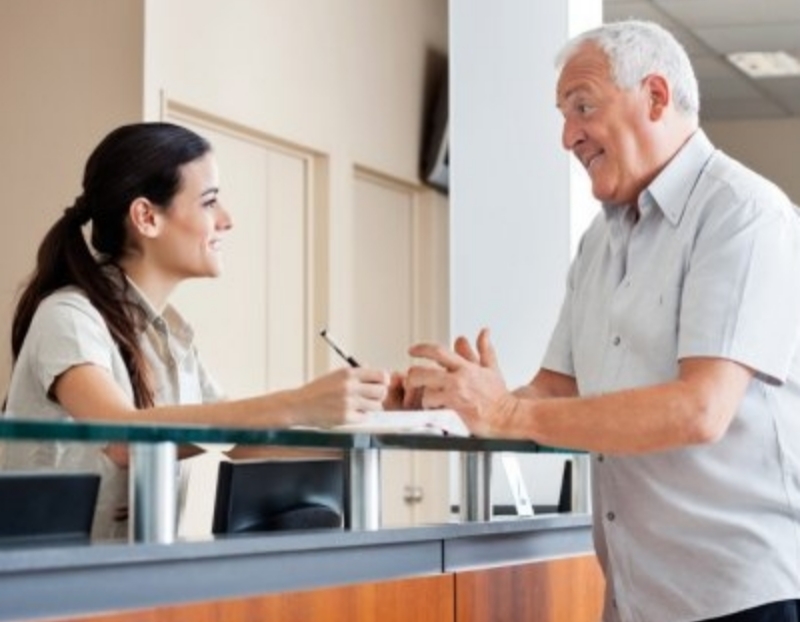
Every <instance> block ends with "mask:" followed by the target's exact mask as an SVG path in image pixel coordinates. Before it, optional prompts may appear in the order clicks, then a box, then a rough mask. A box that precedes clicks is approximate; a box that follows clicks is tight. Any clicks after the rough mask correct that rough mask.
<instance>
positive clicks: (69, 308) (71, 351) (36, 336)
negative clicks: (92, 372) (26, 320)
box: [27, 294, 116, 395]
mask: <svg viewBox="0 0 800 622" xmlns="http://www.w3.org/2000/svg"><path fill="white" fill-rule="evenodd" d="M27 339H28V340H30V344H29V347H30V348H31V354H32V357H31V360H32V361H33V363H32V365H33V366H34V369H33V373H34V375H35V376H36V378H37V379H38V381H39V382H40V383H41V385H42V387H43V389H44V391H45V393H46V394H48V395H49V393H50V389H51V388H52V385H53V382H54V381H55V379H56V378H58V377H59V376H60V375H61V374H63V373H64V372H66V371H67V370H68V369H70V368H72V367H76V366H78V365H86V364H90V365H98V366H100V367H102V368H104V369H107V370H108V371H109V372H112V367H113V366H112V358H113V352H114V350H115V348H116V345H115V344H114V342H113V339H112V338H111V334H110V333H109V331H108V328H107V326H106V324H105V321H104V320H103V318H102V316H101V315H100V314H99V313H98V312H97V310H96V309H94V307H92V306H91V303H89V301H88V300H86V299H84V298H82V297H81V296H80V295H79V294H71V295H69V296H59V297H58V298H51V299H46V300H45V301H44V302H42V303H41V304H40V306H39V309H37V311H36V313H35V315H34V318H33V321H32V322H31V327H30V329H29V330H28V335H27Z"/></svg>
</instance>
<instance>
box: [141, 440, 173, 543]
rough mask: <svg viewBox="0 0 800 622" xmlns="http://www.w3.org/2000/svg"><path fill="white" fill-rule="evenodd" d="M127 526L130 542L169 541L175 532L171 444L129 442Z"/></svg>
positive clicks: (171, 540)
mask: <svg viewBox="0 0 800 622" xmlns="http://www.w3.org/2000/svg"><path fill="white" fill-rule="evenodd" d="M130 454H131V455H130V459H131V465H130V495H129V498H130V505H131V508H130V525H131V536H132V540H133V541H134V542H148V543H158V544H169V543H171V542H174V541H175V534H176V531H177V524H178V523H177V482H176V479H177V470H176V469H177V466H178V452H177V447H176V446H175V443H171V442H161V443H132V444H131V449H130Z"/></svg>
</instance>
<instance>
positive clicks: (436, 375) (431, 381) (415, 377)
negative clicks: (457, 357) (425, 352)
mask: <svg viewBox="0 0 800 622" xmlns="http://www.w3.org/2000/svg"><path fill="white" fill-rule="evenodd" d="M446 379H447V372H446V371H443V370H441V369H436V368H435V367H423V366H419V365H416V366H414V367H412V368H411V369H409V370H408V375H407V376H406V391H413V390H422V389H426V390H429V389H435V390H439V389H441V388H442V387H443V386H444V383H445V381H446Z"/></svg>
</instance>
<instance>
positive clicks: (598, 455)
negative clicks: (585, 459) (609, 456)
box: [597, 454, 606, 462]
mask: <svg viewBox="0 0 800 622" xmlns="http://www.w3.org/2000/svg"><path fill="white" fill-rule="evenodd" d="M605 459H606V457H605V456H604V455H603V454H597V461H598V462H603V461H604V460H605Z"/></svg>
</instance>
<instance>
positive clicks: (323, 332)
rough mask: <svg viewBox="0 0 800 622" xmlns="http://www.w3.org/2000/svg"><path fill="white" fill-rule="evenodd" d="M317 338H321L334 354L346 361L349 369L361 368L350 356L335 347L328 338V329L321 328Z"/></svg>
mask: <svg viewBox="0 0 800 622" xmlns="http://www.w3.org/2000/svg"><path fill="white" fill-rule="evenodd" d="M319 336H320V337H322V338H323V339H324V340H325V341H326V342H327V344H328V345H329V346H330V347H331V348H333V351H334V352H336V354H338V355H339V356H341V357H342V358H343V359H344V360H345V361H347V364H348V365H350V367H361V366H360V365H359V364H358V361H357V360H355V359H354V358H353V357H352V356H350V355H348V354H345V353H344V352H342V350H341V348H339V346H337V345H336V344H335V343H334V342H333V340H332V339H331V338H330V337H328V329H327V328H323V329H322V330H321V331H319Z"/></svg>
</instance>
